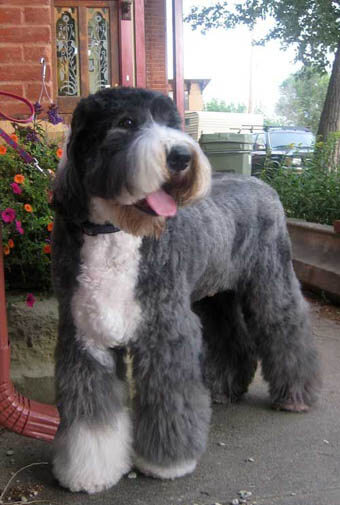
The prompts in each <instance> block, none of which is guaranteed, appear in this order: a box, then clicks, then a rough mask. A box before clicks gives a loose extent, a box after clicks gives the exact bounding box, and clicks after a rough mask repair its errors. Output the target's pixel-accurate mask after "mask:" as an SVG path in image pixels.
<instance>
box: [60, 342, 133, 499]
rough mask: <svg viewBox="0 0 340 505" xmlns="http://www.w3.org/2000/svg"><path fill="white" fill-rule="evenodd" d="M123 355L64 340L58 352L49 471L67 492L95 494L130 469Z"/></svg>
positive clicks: (129, 436) (113, 482)
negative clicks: (55, 430) (56, 419)
mask: <svg viewBox="0 0 340 505" xmlns="http://www.w3.org/2000/svg"><path fill="white" fill-rule="evenodd" d="M123 368H124V365H123V356H122V352H119V351H112V350H109V349H99V348H88V349H86V348H84V347H82V346H81V345H80V344H79V343H78V342H77V341H76V340H74V339H72V338H71V339H70V340H68V339H65V338H64V339H63V342H62V343H60V344H59V346H58V349H57V370H56V382H57V403H58V408H59V411H60V416H61V424H60V427H59V430H58V433H57V436H56V439H55V442H54V459H53V471H54V475H55V477H56V478H57V479H58V481H59V482H60V484H61V485H62V486H64V487H67V488H69V489H70V490H71V491H86V492H88V493H95V492H98V491H102V490H104V489H107V488H109V487H110V486H112V485H114V484H116V483H117V481H118V480H119V479H120V478H121V477H122V475H123V474H124V473H126V472H128V470H129V469H130V448H131V425H130V419H129V414H128V412H127V409H126V407H125V386H124V382H123V380H122V378H123V375H124V373H123V372H124V371H123Z"/></svg>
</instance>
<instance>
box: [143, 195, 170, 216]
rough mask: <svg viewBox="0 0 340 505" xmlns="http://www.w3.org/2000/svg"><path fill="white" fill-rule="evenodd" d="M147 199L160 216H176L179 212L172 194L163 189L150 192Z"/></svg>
mask: <svg viewBox="0 0 340 505" xmlns="http://www.w3.org/2000/svg"><path fill="white" fill-rule="evenodd" d="M146 201H147V203H148V205H149V207H151V209H152V210H153V211H154V212H156V214H158V215H159V216H167V217H171V216H174V215H175V214H176V212H177V205H176V202H175V200H174V199H173V198H172V196H170V195H168V193H166V192H165V191H163V189H159V190H158V191H155V192H154V193H150V195H148V196H147V197H146Z"/></svg>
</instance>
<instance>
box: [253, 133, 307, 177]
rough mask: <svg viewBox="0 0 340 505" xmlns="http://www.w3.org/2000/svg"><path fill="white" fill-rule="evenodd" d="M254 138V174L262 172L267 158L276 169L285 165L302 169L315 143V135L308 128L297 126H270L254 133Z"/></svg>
mask: <svg viewBox="0 0 340 505" xmlns="http://www.w3.org/2000/svg"><path fill="white" fill-rule="evenodd" d="M253 140H254V143H253V151H252V160H251V173H252V175H258V174H259V172H261V170H262V169H263V167H264V164H265V161H266V160H270V166H271V167H272V168H274V169H275V167H279V166H281V165H283V166H286V167H293V168H294V169H296V170H302V168H303V166H304V164H305V162H306V159H308V158H310V157H311V155H312V153H313V150H314V144H315V136H314V135H313V133H312V132H311V131H310V130H308V128H299V127H295V126H268V127H265V128H264V131H262V132H257V133H254V134H253Z"/></svg>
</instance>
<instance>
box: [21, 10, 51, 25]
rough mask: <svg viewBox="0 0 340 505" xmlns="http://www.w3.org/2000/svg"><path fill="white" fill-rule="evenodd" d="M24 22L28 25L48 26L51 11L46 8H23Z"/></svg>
mask: <svg viewBox="0 0 340 505" xmlns="http://www.w3.org/2000/svg"><path fill="white" fill-rule="evenodd" d="M24 20H25V23H27V24H28V25H50V24H51V10H50V9H49V8H48V7H43V8H41V7H25V10H24Z"/></svg>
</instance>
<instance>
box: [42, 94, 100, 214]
mask: <svg viewBox="0 0 340 505" xmlns="http://www.w3.org/2000/svg"><path fill="white" fill-rule="evenodd" d="M88 102H89V99H84V100H81V102H80V103H79V104H78V106H77V107H76V109H75V111H74V113H73V117H72V123H71V128H70V130H69V134H68V136H67V139H66V142H65V147H64V150H63V156H62V158H61V160H60V162H59V166H58V170H57V174H56V178H55V181H54V185H53V200H52V206H53V208H54V209H55V210H56V211H57V212H59V213H60V214H61V215H63V216H64V218H65V219H66V220H68V221H71V222H73V223H78V224H79V223H81V222H84V221H86V220H87V217H88V196H87V193H86V191H85V188H84V184H83V180H84V174H85V171H86V166H87V163H88V161H89V158H90V152H91V145H92V148H93V149H94V145H93V139H91V129H92V128H93V123H92V121H91V110H92V109H93V108H92V107H91V104H90V103H88Z"/></svg>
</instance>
